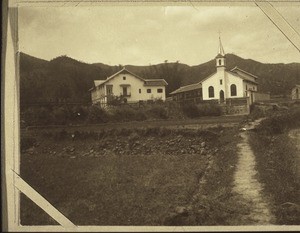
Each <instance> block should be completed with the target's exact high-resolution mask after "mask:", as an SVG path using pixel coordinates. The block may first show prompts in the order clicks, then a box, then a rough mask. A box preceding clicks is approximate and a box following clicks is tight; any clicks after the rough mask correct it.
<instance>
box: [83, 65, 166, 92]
mask: <svg viewBox="0 0 300 233" xmlns="http://www.w3.org/2000/svg"><path fill="white" fill-rule="evenodd" d="M122 73H128V74H131V75H132V76H134V77H136V78H138V79H140V80H142V81H144V84H145V86H167V85H168V83H167V82H166V81H165V80H164V79H143V78H141V77H140V76H138V75H136V74H134V73H132V72H131V71H129V70H127V69H126V68H125V67H124V68H123V69H121V70H120V71H118V72H117V73H115V74H113V75H111V76H109V77H108V78H106V79H105V80H94V87H93V88H91V89H89V91H92V90H93V89H94V88H95V87H97V86H100V85H103V84H105V83H107V82H108V81H109V80H111V79H113V78H114V77H116V76H117V75H118V74H122Z"/></svg>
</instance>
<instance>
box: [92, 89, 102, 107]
mask: <svg viewBox="0 0 300 233" xmlns="http://www.w3.org/2000/svg"><path fill="white" fill-rule="evenodd" d="M91 96H92V103H97V102H100V101H101V99H103V98H104V96H105V89H104V87H103V86H101V87H100V88H99V87H95V89H94V90H92V91H91Z"/></svg>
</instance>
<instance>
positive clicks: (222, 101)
mask: <svg viewBox="0 0 300 233" xmlns="http://www.w3.org/2000/svg"><path fill="white" fill-rule="evenodd" d="M224 101H225V97H224V91H223V90H221V91H220V103H224Z"/></svg>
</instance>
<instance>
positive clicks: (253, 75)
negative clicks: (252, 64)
mask: <svg viewBox="0 0 300 233" xmlns="http://www.w3.org/2000/svg"><path fill="white" fill-rule="evenodd" d="M234 69H238V70H240V71H242V72H244V73H246V74H249V75H251V76H253V77H255V78H258V77H257V76H256V75H254V74H251V73H249V72H247V71H245V70H243V69H241V68H239V67H237V66H236V67H234V68H233V69H231V70H230V71H232V70H234Z"/></svg>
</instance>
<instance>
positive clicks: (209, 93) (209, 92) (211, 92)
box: [208, 86, 215, 98]
mask: <svg viewBox="0 0 300 233" xmlns="http://www.w3.org/2000/svg"><path fill="white" fill-rule="evenodd" d="M208 97H209V98H213V97H215V92H214V87H213V86H210V87H209V88H208Z"/></svg>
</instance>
